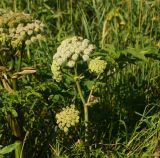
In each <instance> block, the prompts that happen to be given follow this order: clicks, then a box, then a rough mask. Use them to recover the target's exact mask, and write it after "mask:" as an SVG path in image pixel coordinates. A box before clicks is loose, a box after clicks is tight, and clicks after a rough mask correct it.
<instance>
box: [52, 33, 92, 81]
mask: <svg viewBox="0 0 160 158" xmlns="http://www.w3.org/2000/svg"><path fill="white" fill-rule="evenodd" d="M94 49H95V46H94V45H93V44H91V43H90V41H89V40H88V39H83V38H82V37H78V36H74V37H71V38H67V39H66V40H64V41H62V43H61V45H60V46H59V47H58V48H57V52H56V53H55V54H54V56H53V63H52V66H51V70H52V73H53V79H55V80H56V81H57V82H60V81H61V80H62V73H61V67H62V65H63V66H64V65H66V66H68V67H69V68H73V67H74V66H75V64H76V62H77V60H78V59H79V58H81V59H82V60H83V61H84V62H86V61H88V60H89V57H90V55H91V53H92V52H93V50H94Z"/></svg>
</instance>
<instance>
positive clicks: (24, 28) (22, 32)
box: [9, 20, 44, 47]
mask: <svg viewBox="0 0 160 158" xmlns="http://www.w3.org/2000/svg"><path fill="white" fill-rule="evenodd" d="M43 32H44V25H43V24H42V23H41V22H40V21H38V20H34V21H33V22H31V23H27V24H26V25H23V23H20V24H18V26H17V27H16V28H9V36H10V38H11V45H12V47H16V46H17V45H19V44H20V45H21V44H22V42H24V41H25V44H26V45H31V44H32V43H35V42H38V41H41V40H44V36H43V35H42V34H43Z"/></svg>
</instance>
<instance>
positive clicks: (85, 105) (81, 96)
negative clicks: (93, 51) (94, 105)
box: [75, 68, 89, 158]
mask: <svg viewBox="0 0 160 158" xmlns="http://www.w3.org/2000/svg"><path fill="white" fill-rule="evenodd" d="M75 82H76V86H77V90H78V93H79V96H80V98H81V101H82V103H83V108H84V121H85V144H86V157H87V158H88V157H89V148H88V145H87V144H88V122H89V117H88V106H87V104H86V101H85V99H84V96H83V94H82V90H81V86H80V83H79V77H78V75H77V69H76V68H75Z"/></svg>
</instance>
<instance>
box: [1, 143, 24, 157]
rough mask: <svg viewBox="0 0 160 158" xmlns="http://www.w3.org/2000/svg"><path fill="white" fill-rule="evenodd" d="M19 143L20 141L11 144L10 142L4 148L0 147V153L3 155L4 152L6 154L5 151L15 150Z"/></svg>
mask: <svg viewBox="0 0 160 158" xmlns="http://www.w3.org/2000/svg"><path fill="white" fill-rule="evenodd" d="M20 144H21V142H20V141H16V142H15V143H13V144H10V145H7V146H5V147H4V148H2V149H1V150H0V155H4V154H7V153H10V152H12V151H13V150H15V149H16V148H17V147H18V146H19V145H20Z"/></svg>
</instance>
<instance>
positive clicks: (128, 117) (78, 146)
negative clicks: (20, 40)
mask: <svg viewBox="0 0 160 158" xmlns="http://www.w3.org/2000/svg"><path fill="white" fill-rule="evenodd" d="M0 8H1V9H0V14H1V13H2V12H3V10H8V11H9V10H13V11H15V10H16V11H24V12H26V13H29V14H31V15H32V16H33V17H34V18H35V19H38V20H41V21H42V22H43V23H44V24H45V26H46V29H45V35H46V42H44V43H43V44H42V45H41V46H39V47H37V46H33V47H32V48H31V49H30V51H31V52H32V53H31V54H32V56H31V60H30V61H28V60H27V59H26V60H25V61H24V62H25V63H26V65H25V66H34V68H36V73H35V74H32V75H24V76H21V77H19V78H18V89H17V91H15V92H14V93H8V92H6V90H5V89H4V88H3V84H2V82H1V84H0V108H1V110H0V120H1V125H0V145H1V147H4V146H7V145H9V144H12V143H13V142H14V141H15V140H17V138H16V137H15V136H14V134H13V133H12V130H11V128H10V126H9V125H8V123H7V121H6V111H7V112H9V113H11V114H12V115H13V116H15V118H17V121H18V124H19V125H20V127H19V128H20V131H21V133H22V140H25V141H23V142H24V149H23V150H24V153H25V156H26V157H33V158H36V157H43V158H44V157H46V158H49V157H50V158H51V157H56V156H57V157H83V155H84V146H83V138H84V132H83V128H84V123H83V121H81V124H80V125H78V126H76V127H75V128H74V129H73V130H72V131H71V132H70V133H69V134H68V135H65V134H64V133H63V132H62V131H60V130H59V129H58V127H57V124H56V121H55V114H56V113H57V112H59V111H61V109H62V108H63V107H64V106H65V105H67V104H68V103H70V102H71V100H72V97H73V96H74V90H73V87H70V86H67V85H65V84H61V85H59V84H57V83H55V82H54V81H53V79H52V74H51V70H50V66H51V63H52V56H53V54H54V53H55V52H56V48H57V47H58V45H59V44H60V42H61V41H62V40H63V39H65V38H67V37H70V36H73V35H80V36H82V37H84V38H87V39H89V40H91V41H92V42H93V43H94V44H95V45H96V46H97V50H96V52H95V54H96V53H97V54H101V55H104V56H107V57H106V58H107V61H109V62H111V63H114V64H115V65H117V67H116V70H115V73H113V74H112V73H109V71H108V73H107V74H106V77H105V79H104V81H103V83H102V82H101V83H100V85H101V88H99V90H98V91H99V92H100V93H99V94H100V96H98V97H100V98H101V101H100V103H98V104H96V105H94V106H93V107H92V108H90V111H89V115H90V118H91V119H90V120H91V124H90V142H89V143H90V150H91V157H127V158H128V157H131V158H133V157H151V156H153V155H154V154H157V153H158V152H157V150H158V148H159V129H160V127H159V105H160V100H159V97H160V92H159V88H160V71H159V70H160V63H159V59H160V55H159V49H160V41H159V40H160V19H159V14H160V2H159V0H154V1H151V0H147V1H146V0H141V1H133V0H131V1H129V0H128V1H127V0H120V1H119V0H114V1H113V0H109V1H106V0H101V1H100V0H88V1H84V0H80V1H76V0H74V1H73V0H70V1H65V0H56V1H50V0H34V1H31V0H27V1H24V0H19V1H16V0H12V1H11V0H1V1H0ZM0 49H1V48H0ZM0 53H1V51H0ZM0 57H2V53H1V54H0ZM1 64H2V63H1ZM0 66H4V65H0ZM110 69H111V68H109V70H110ZM111 72H112V71H111ZM0 73H1V69H0ZM89 83H90V81H88V82H87V83H86V84H87V85H86V86H89ZM85 89H86V90H87V88H85V87H84V90H85ZM86 93H87V92H86ZM79 109H80V107H79ZM5 156H6V157H13V153H12V152H11V153H8V154H6V155H5Z"/></svg>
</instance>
